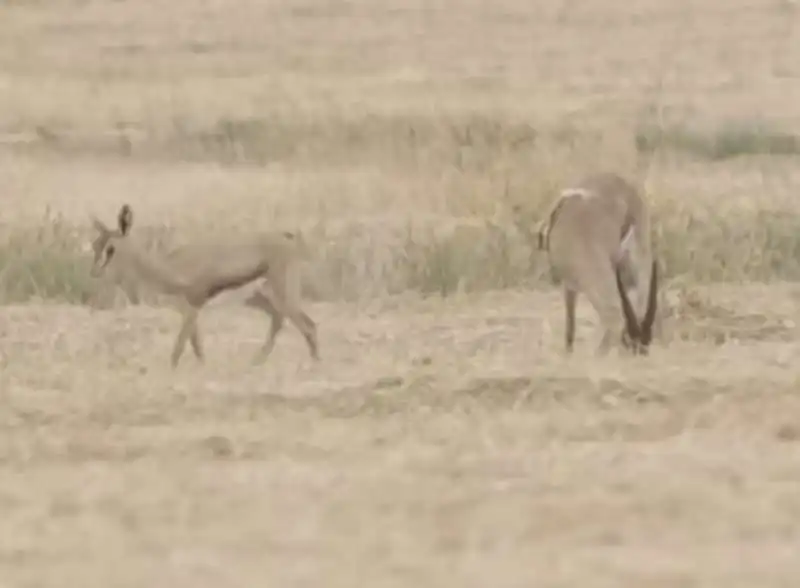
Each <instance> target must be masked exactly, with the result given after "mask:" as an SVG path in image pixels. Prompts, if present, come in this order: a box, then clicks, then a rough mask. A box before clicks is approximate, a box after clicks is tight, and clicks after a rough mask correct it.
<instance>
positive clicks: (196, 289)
mask: <svg viewBox="0 0 800 588" xmlns="http://www.w3.org/2000/svg"><path fill="white" fill-rule="evenodd" d="M92 223H93V225H94V228H95V229H96V230H97V232H98V235H97V237H96V238H95V239H94V241H93V243H92V249H93V250H94V265H93V266H92V275H93V276H100V275H101V274H102V273H103V271H104V270H105V269H106V268H108V267H110V266H109V264H112V265H113V264H117V265H119V266H123V267H124V269H125V271H127V272H130V273H132V274H134V275H136V276H137V277H138V278H139V279H140V280H141V281H143V282H146V283H149V284H150V285H151V286H152V287H154V289H156V290H158V291H160V292H163V293H164V294H168V295H173V296H175V297H176V298H177V299H178V301H179V310H180V312H181V315H182V317H183V322H182V324H181V328H180V331H179V332H178V336H177V339H176V340H175V345H174V347H173V350H172V355H171V362H172V366H173V367H175V366H176V365H177V364H178V361H179V360H180V358H181V355H182V354H183V351H184V348H185V347H186V341H187V340H188V341H189V342H190V343H191V346H192V350H193V351H194V354H195V356H196V357H197V358H198V360H200V361H201V362H202V361H203V360H204V353H203V346H202V341H201V338H200V331H199V329H198V325H197V317H198V314H199V312H200V310H201V309H202V307H203V306H204V305H205V304H206V303H207V302H208V301H209V300H211V299H212V298H213V297H214V296H216V295H217V294H219V293H221V292H223V291H226V290H234V289H237V288H240V287H242V286H245V285H246V284H249V283H251V282H253V281H255V280H257V279H259V278H264V281H263V283H262V284H261V285H260V287H259V289H257V290H256V291H255V292H254V293H253V294H252V295H250V297H249V298H248V299H247V300H246V302H245V304H246V305H247V306H250V307H253V308H257V309H260V310H262V311H264V312H266V313H267V314H268V315H269V316H270V317H271V319H272V325H271V328H270V333H269V336H268V338H267V340H266V341H265V342H264V344H263V345H262V347H261V348H260V349H259V351H258V353H257V354H256V355H255V357H254V358H253V362H254V363H263V362H264V361H265V360H266V359H267V357H268V356H269V354H270V353H271V352H272V349H273V347H274V346H275V338H276V337H277V335H278V333H279V332H280V330H281V329H282V327H283V322H284V318H288V319H289V320H290V321H291V322H292V323H294V324H295V326H297V328H298V329H299V330H300V332H301V333H302V334H303V336H304V337H305V340H306V343H307V344H308V348H309V353H310V354H311V357H312V358H313V359H315V360H318V359H319V354H318V346H317V328H316V324H315V323H314V321H313V320H311V318H309V316H308V315H307V314H306V313H305V312H303V311H302V309H301V308H300V274H299V269H300V268H299V263H298V262H299V260H300V258H301V257H302V256H304V255H306V254H307V249H306V246H305V242H304V240H303V239H302V236H301V235H299V234H298V235H295V234H293V233H288V232H264V233H255V234H244V235H238V236H236V237H231V238H229V239H227V240H225V241H222V242H217V243H212V242H208V243H195V244H191V245H186V246H183V247H180V248H178V249H176V250H175V251H173V252H171V253H169V254H167V255H164V256H157V255H155V254H153V253H151V252H148V251H147V250H146V249H144V248H143V247H142V246H141V245H140V244H139V243H137V242H136V240H135V238H133V237H132V236H131V225H132V224H133V211H132V210H131V207H130V206H128V205H127V204H125V205H123V206H122V208H121V209H120V211H119V215H118V217H117V228H116V229H113V230H112V229H110V228H108V227H107V226H106V225H105V224H104V223H103V222H102V221H100V220H98V219H97V218H94V217H92Z"/></svg>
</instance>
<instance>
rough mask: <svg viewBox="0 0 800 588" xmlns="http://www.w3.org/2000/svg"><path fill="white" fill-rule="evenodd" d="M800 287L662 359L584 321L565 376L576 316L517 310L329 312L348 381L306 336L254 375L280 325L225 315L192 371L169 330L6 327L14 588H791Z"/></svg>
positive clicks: (799, 467) (4, 471) (22, 319)
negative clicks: (172, 356) (633, 352)
mask: <svg viewBox="0 0 800 588" xmlns="http://www.w3.org/2000/svg"><path fill="white" fill-rule="evenodd" d="M793 291H794V290H793V289H792V288H791V287H788V286H787V287H784V288H772V289H767V288H765V287H751V288H747V287H745V288H732V289H728V290H724V291H723V290H719V289H718V291H717V292H716V299H717V300H721V301H724V305H725V307H726V309H727V310H730V311H734V312H735V313H736V314H737V315H738V316H740V317H746V316H751V317H752V318H753V320H752V324H751V325H750V326H749V327H747V326H746V327H741V326H740V327H739V328H738V329H736V328H734V326H731V328H730V329H729V332H730V333H733V334H734V337H735V338H730V339H728V340H727V341H725V342H724V343H722V344H720V343H719V341H713V340H711V339H710V338H708V337H706V336H703V337H697V338H695V339H691V338H690V337H688V336H687V338H686V340H674V341H672V343H671V344H670V345H669V346H668V347H657V348H655V349H654V350H653V353H652V355H651V356H650V357H649V358H646V359H643V360H641V361H637V360H633V359H630V358H625V357H618V356H613V355H612V356H611V357H608V358H606V359H605V360H598V359H596V358H594V357H593V355H592V353H591V351H592V347H593V345H594V343H595V342H596V338H595V335H596V333H595V331H594V330H593V329H594V326H593V325H592V322H593V317H592V315H591V313H590V311H588V310H587V309H585V308H584V309H583V310H582V312H581V323H580V324H579V335H580V336H581V338H580V340H579V349H578V351H577V353H576V355H575V356H574V357H573V358H571V359H567V358H564V357H562V356H561V354H560V345H561V328H562V326H561V324H560V314H559V310H560V306H559V305H560V300H559V297H558V296H557V295H556V294H552V295H544V294H540V295H532V294H528V293H504V294H492V295H485V296H480V297H478V296H473V297H465V298H462V299H456V300H453V301H448V302H446V303H444V302H441V301H437V300H427V301H424V300H416V299H413V298H404V299H397V300H386V301H384V302H381V303H380V304H378V303H375V304H373V305H365V306H363V307H361V308H358V307H356V306H347V305H332V304H317V305H314V306H313V307H312V308H310V312H311V313H313V315H314V316H315V318H317V319H318V320H319V323H320V329H321V339H322V344H323V348H322V351H323V354H324V355H323V361H322V362H321V363H320V364H318V365H313V364H312V362H310V360H309V359H308V356H307V353H306V350H305V348H304V346H303V345H304V344H303V342H302V338H301V337H300V336H299V334H298V333H296V332H291V331H289V330H287V331H286V332H285V333H284V334H283V335H282V338H281V339H280V341H279V345H278V346H277V348H276V350H275V352H274V355H273V356H272V358H271V360H270V362H269V363H268V364H267V365H265V366H262V367H258V368H254V367H251V366H250V365H249V364H248V362H249V359H250V354H251V353H252V352H254V351H255V348H256V347H257V345H258V343H259V342H260V340H261V338H262V337H263V336H264V335H265V325H264V324H263V321H262V319H261V317H260V316H259V315H258V314H257V313H256V312H255V311H250V310H247V309H243V308H237V307H233V306H218V307H214V308H212V309H210V310H209V311H208V312H207V313H206V314H205V315H204V316H203V323H202V326H203V329H204V332H205V335H206V341H207V343H206V345H207V354H208V359H207V362H206V364H205V365H203V366H199V365H197V363H196V362H195V361H194V358H193V357H192V356H190V355H187V356H185V357H184V361H183V363H182V364H181V365H180V366H179V368H178V369H177V370H176V371H175V372H172V371H171V370H170V369H169V368H168V359H167V356H168V353H169V349H170V345H171V343H172V338H173V337H174V334H175V330H176V327H177V316H176V315H175V314H174V313H172V312H171V311H170V310H169V309H154V308H146V307H128V308H125V309H121V310H120V309H117V310H114V311H95V312H92V311H89V310H87V309H83V308H72V307H68V306H40V307H36V306H25V307H17V308H9V309H7V310H6V311H5V312H4V320H3V331H4V332H3V338H2V345H1V346H0V350H2V354H3V357H4V364H3V368H2V371H0V389H1V390H2V396H3V400H2V402H3V406H4V409H3V411H2V413H3V416H2V417H1V418H2V423H1V424H0V426H2V429H3V430H4V434H3V436H2V444H0V460H2V461H1V463H2V465H1V466H0V508H1V509H2V511H3V521H4V523H3V525H2V526H0V579H2V581H3V582H5V584H3V585H7V586H45V585H47V586H50V585H74V586H77V585H80V586H86V587H91V586H98V587H99V586H104V587H106V586H112V585H113V586H145V585H157V584H164V583H167V584H169V585H172V586H253V585H265V584H266V585H283V586H288V585H292V586H320V585H325V586H353V585H361V584H369V585H371V586H407V585H408V584H409V583H412V582H413V583H418V584H421V585H425V586H453V585H458V586H476V587H477V586H486V585H489V584H490V583H497V585H502V586H531V585H533V584H534V583H535V585H539V586H545V585H546V586H631V587H633V586H642V585H648V586H701V585H702V586H712V585H713V586H723V585H724V586H742V587H745V586H748V587H749V586H753V585H756V584H757V585H759V586H789V585H791V584H792V583H793V580H797V579H798V577H800V576H799V574H800V568H799V567H798V558H797V552H798V551H797V550H798V546H799V545H800V493H798V491H797V490H798V484H800V445H798V443H797V441H798V440H799V439H800V417H798V415H800V397H799V396H798V393H797V390H798V388H797V386H798V378H799V377H800V369H799V368H798V367H797V363H796V361H795V358H796V357H797V353H798V351H799V350H800V349H798V344H797V343H796V340H797V330H796V329H795V328H794V325H793V323H792V322H790V321H789V320H788V319H787V317H786V316H783V317H782V316H781V313H782V311H783V310H785V309H786V308H788V307H790V306H791V305H792V304H793V297H794V294H793ZM765 295H769V296H771V297H772V299H773V300H774V304H773V305H772V308H773V309H776V310H774V311H773V315H769V316H764V315H763V313H762V314H749V313H753V312H754V311H755V309H757V308H759V307H761V308H763V304H764V299H763V297H764V296H765ZM782 318H783V319H784V320H783V322H781V319H782ZM681 320H684V322H685V323H686V325H688V326H690V323H692V322H694V321H693V320H690V319H688V318H687V319H681ZM696 320H699V319H696ZM720 320H723V319H720ZM679 323H680V320H679V319H676V323H675V324H679ZM768 323H771V324H773V327H774V328H771V329H769V328H767V327H768V326H769V325H768ZM776 325H777V326H776ZM678 331H679V329H675V332H678ZM685 332H686V333H688V332H690V331H689V330H686V331H685Z"/></svg>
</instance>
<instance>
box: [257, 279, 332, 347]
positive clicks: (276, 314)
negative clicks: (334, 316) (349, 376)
mask: <svg viewBox="0 0 800 588" xmlns="http://www.w3.org/2000/svg"><path fill="white" fill-rule="evenodd" d="M246 304H247V305H248V306H255V307H258V308H262V309H263V310H264V311H266V312H267V313H268V314H270V315H271V316H272V329H271V330H270V335H269V338H268V339H267V341H266V343H265V344H264V346H263V347H262V349H261V351H260V352H259V355H258V360H259V361H264V360H265V359H266V357H267V356H268V355H269V354H270V353H271V352H272V349H273V347H274V346H275V338H276V337H277V334H278V333H279V332H280V330H281V328H282V327H283V321H284V317H285V318H288V319H289V320H290V321H291V322H292V324H294V325H295V326H296V327H297V329H298V330H299V331H300V333H302V335H303V337H304V338H305V340H306V345H307V346H308V351H309V355H310V356H311V358H312V359H314V360H316V361H318V360H319V344H318V342H317V325H316V323H314V321H313V320H312V319H311V318H310V317H309V316H308V315H307V314H306V313H305V312H303V311H302V310H300V309H299V308H296V307H295V305H294V303H292V302H289V301H287V299H286V296H285V295H284V294H283V293H282V292H281V289H280V285H278V286H277V289H276V287H275V286H274V285H272V284H267V283H265V284H264V285H263V286H262V287H261V288H260V289H259V290H258V291H257V292H255V293H253V295H252V296H251V297H250V298H249V299H248V300H247V302H246Z"/></svg>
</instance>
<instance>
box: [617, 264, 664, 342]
mask: <svg viewBox="0 0 800 588" xmlns="http://www.w3.org/2000/svg"><path fill="white" fill-rule="evenodd" d="M621 270H622V266H621V265H617V267H616V268H615V274H616V278H617V290H619V296H620V298H621V299H622V315H623V317H624V319H625V327H624V329H623V330H622V346H623V347H624V348H626V349H628V350H630V351H631V352H633V354H634V355H647V353H648V350H649V347H650V342H651V341H652V340H653V321H654V320H655V318H656V306H657V303H658V264H657V263H656V261H655V260H653V267H652V271H651V272H650V289H649V291H648V293H647V309H646V310H645V313H644V318H643V319H642V322H641V323H640V322H639V319H638V318H637V317H636V313H635V312H634V310H633V306H631V301H630V299H629V298H628V294H627V293H626V291H625V286H624V284H623V278H622V275H621Z"/></svg>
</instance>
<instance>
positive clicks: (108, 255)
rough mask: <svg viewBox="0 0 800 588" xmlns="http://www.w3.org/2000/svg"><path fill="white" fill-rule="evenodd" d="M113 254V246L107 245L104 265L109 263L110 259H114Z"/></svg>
mask: <svg viewBox="0 0 800 588" xmlns="http://www.w3.org/2000/svg"><path fill="white" fill-rule="evenodd" d="M115 252H116V250H115V249H114V246H113V245H109V246H108V247H106V263H108V262H109V261H111V258H112V257H114V253H115Z"/></svg>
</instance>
